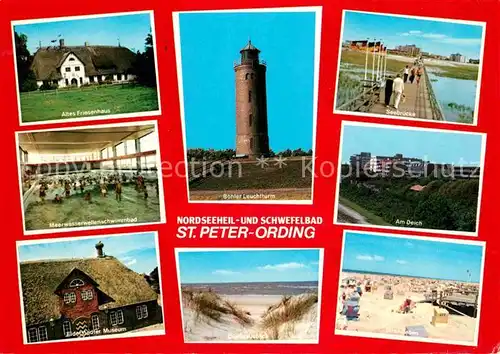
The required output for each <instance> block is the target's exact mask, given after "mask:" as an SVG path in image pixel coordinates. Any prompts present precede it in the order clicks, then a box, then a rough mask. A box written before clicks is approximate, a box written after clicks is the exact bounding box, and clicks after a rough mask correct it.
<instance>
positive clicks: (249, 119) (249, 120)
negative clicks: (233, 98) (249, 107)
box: [248, 113, 253, 126]
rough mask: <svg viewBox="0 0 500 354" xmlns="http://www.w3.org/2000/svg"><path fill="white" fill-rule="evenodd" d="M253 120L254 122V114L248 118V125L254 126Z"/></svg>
mask: <svg viewBox="0 0 500 354" xmlns="http://www.w3.org/2000/svg"><path fill="white" fill-rule="evenodd" d="M252 120H253V114H252V113H250V116H249V117H248V125H249V126H252Z"/></svg>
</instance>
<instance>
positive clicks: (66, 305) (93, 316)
mask: <svg viewBox="0 0 500 354" xmlns="http://www.w3.org/2000/svg"><path fill="white" fill-rule="evenodd" d="M95 247H96V250H97V256H96V257H94V258H72V259H60V260H52V259H51V260H40V261H27V262H22V263H21V264H20V275H21V287H22V295H23V305H24V319H25V328H26V337H27V338H26V339H27V341H28V342H42V341H51V340H57V339H70V338H75V337H87V336H97V335H104V334H116V333H123V332H127V331H130V330H133V329H136V328H142V327H145V326H149V325H152V324H157V323H162V321H163V320H162V312H161V307H160V306H159V305H158V294H157V293H156V292H155V291H154V290H153V289H152V288H151V287H150V285H149V284H148V282H147V279H146V278H145V277H144V275H141V274H138V273H135V272H134V271H132V270H130V269H129V268H127V267H126V266H125V265H124V264H123V263H121V262H120V261H119V260H118V259H116V258H115V257H112V256H108V255H105V254H104V252H103V247H104V244H103V243H101V242H99V243H97V244H96V246H95Z"/></svg>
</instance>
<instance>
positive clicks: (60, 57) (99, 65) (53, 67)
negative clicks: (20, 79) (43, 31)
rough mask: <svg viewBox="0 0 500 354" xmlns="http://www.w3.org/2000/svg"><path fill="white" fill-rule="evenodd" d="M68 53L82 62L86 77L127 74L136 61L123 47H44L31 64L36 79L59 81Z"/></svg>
mask: <svg viewBox="0 0 500 354" xmlns="http://www.w3.org/2000/svg"><path fill="white" fill-rule="evenodd" d="M70 53H73V54H74V55H76V57H77V58H78V59H80V61H82V62H83V64H84V65H85V74H86V75H87V76H91V75H109V74H123V73H129V72H130V71H131V69H132V67H133V65H134V63H135V60H136V55H135V54H134V53H133V52H132V51H131V50H130V49H128V48H125V47H114V46H74V47H44V48H40V49H38V50H37V51H36V53H35V56H34V58H33V63H32V64H31V69H32V70H33V72H34V73H35V76H36V79H37V80H57V79H61V78H62V76H61V72H60V70H59V68H60V67H61V65H62V64H63V63H64V60H65V59H66V57H67V56H68V55H69V54H70Z"/></svg>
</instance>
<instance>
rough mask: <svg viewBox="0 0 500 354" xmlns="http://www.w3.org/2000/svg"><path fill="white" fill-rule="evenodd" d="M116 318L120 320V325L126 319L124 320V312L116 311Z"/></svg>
mask: <svg viewBox="0 0 500 354" xmlns="http://www.w3.org/2000/svg"><path fill="white" fill-rule="evenodd" d="M116 317H117V319H118V324H123V322H124V319H123V311H122V310H118V311H116Z"/></svg>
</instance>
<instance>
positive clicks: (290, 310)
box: [260, 294, 318, 339]
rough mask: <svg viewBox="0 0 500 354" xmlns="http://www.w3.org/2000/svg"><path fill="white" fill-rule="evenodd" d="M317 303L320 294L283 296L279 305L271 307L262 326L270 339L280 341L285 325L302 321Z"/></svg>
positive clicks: (265, 314)
mask: <svg viewBox="0 0 500 354" xmlns="http://www.w3.org/2000/svg"><path fill="white" fill-rule="evenodd" d="M317 303H318V294H304V295H301V296H295V297H292V296H283V298H282V299H281V301H280V302H279V303H278V304H276V305H272V306H270V307H269V308H268V309H267V311H266V312H265V313H264V314H263V315H262V320H261V323H260V326H261V327H262V328H263V329H264V330H265V331H266V333H267V336H268V337H269V339H280V337H281V332H282V331H281V329H282V327H283V326H284V325H289V324H293V323H296V322H298V321H300V320H301V319H302V318H303V317H304V316H305V315H306V314H307V313H308V312H309V311H310V310H311V308H312V307H313V306H314V305H315V304H317Z"/></svg>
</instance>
